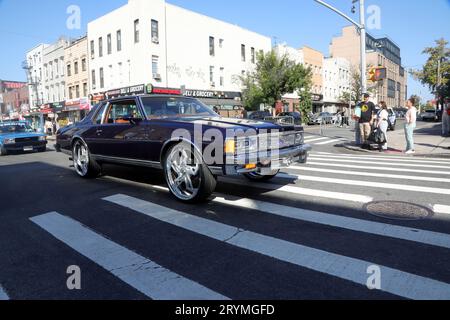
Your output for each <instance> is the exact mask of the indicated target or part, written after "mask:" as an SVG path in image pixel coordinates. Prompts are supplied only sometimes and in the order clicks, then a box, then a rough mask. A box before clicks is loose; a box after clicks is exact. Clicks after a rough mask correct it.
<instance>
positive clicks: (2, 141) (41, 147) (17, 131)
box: [0, 121, 47, 156]
mask: <svg viewBox="0 0 450 320" xmlns="http://www.w3.org/2000/svg"><path fill="white" fill-rule="evenodd" d="M46 149H47V138H46V136H45V134H42V133H37V132H35V131H34V130H33V128H31V126H30V125H29V124H28V122H25V121H14V122H0V156H4V155H7V154H8V153H9V152H13V151H17V152H18V151H38V152H44V151H45V150H46Z"/></svg>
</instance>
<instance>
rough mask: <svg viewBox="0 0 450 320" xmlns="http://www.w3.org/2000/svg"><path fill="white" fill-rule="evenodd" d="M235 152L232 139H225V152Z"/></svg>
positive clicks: (234, 144)
mask: <svg viewBox="0 0 450 320" xmlns="http://www.w3.org/2000/svg"><path fill="white" fill-rule="evenodd" d="M235 152H236V143H235V141H234V139H233V140H226V141H225V153H227V154H234V153H235Z"/></svg>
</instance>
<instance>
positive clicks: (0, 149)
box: [0, 147, 8, 156]
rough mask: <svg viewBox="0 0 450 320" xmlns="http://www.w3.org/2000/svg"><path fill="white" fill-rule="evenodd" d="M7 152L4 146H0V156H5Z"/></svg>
mask: <svg viewBox="0 0 450 320" xmlns="http://www.w3.org/2000/svg"><path fill="white" fill-rule="evenodd" d="M7 154H8V151H6V149H5V148H3V147H0V156H6V155H7Z"/></svg>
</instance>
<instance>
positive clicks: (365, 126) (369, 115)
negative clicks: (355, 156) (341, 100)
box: [359, 93, 375, 149]
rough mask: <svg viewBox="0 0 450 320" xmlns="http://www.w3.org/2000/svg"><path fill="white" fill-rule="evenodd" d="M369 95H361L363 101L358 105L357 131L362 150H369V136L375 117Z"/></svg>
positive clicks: (373, 106)
mask: <svg viewBox="0 0 450 320" xmlns="http://www.w3.org/2000/svg"><path fill="white" fill-rule="evenodd" d="M369 98H370V95H369V94H368V93H365V94H364V95H363V99H364V101H363V102H361V103H360V104H359V108H360V109H361V117H360V118H359V131H360V132H361V143H362V147H363V148H365V149H366V148H367V149H368V148H369V142H368V139H369V136H370V133H371V131H372V122H373V119H374V115H375V105H374V104H373V102H371V101H369Z"/></svg>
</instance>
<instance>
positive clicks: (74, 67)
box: [73, 61, 78, 74]
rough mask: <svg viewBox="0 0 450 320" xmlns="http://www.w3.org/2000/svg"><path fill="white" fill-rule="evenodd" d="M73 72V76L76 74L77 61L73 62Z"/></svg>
mask: <svg viewBox="0 0 450 320" xmlns="http://www.w3.org/2000/svg"><path fill="white" fill-rule="evenodd" d="M73 72H74V73H75V74H78V61H75V62H74V63H73Z"/></svg>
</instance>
